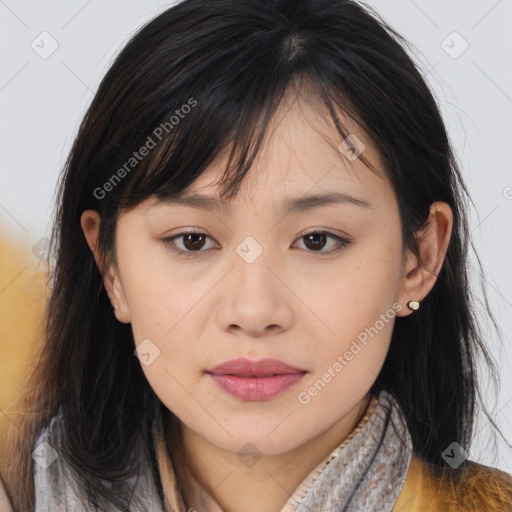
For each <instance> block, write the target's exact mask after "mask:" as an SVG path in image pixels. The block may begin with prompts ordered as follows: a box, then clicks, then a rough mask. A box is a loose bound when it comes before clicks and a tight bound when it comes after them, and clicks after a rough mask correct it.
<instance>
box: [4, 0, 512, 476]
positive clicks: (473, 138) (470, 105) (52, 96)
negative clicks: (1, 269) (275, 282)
mask: <svg viewBox="0 0 512 512" xmlns="http://www.w3.org/2000/svg"><path fill="white" fill-rule="evenodd" d="M368 4H369V5H371V6H372V7H374V8H375V9H376V10H377V11H378V12H379V13H380V14H381V15H382V16H383V17H384V19H385V20H387V21H388V22H389V23H390V24H391V25H392V26H393V27H394V28H395V29H397V30H398V31H399V32H400V33H401V34H402V35H404V36H405V37H406V38H407V39H408V40H409V41H410V42H411V43H412V44H413V45H414V46H415V48H416V50H415V51H416V54H415V57H414V58H415V60H416V62H417V63H418V65H419V66H420V68H421V69H422V72H423V74H424V75H425V76H426V79H427V81H428V82H429V84H430V85H431V87H432V88H433V90H434V93H435V96H436V98H437V100H438V102H439V104H440V106H441V109H442V114H443V116H444V119H445V122H446V123H447V126H448V131H449V134H450V138H451V139H452V141H453V143H454V145H455V148H456V153H457V155H458V158H459V160H460V162H461V164H462V169H463V175H464V179H465V180H466V183H467V185H468V187H469V189H470V193H471V195H472V197H473V199H474V202H475V206H476V208H475V209H474V210H472V211H471V219H472V220H471V230H472V236H473V240H474V244H475V246H476V249H477V251H478V253H479V255H480V257H481V259H482V263H483V267H484V274H485V278H486V284H487V287H488V293H489V299H490V304H491V307H492V308H493V309H494V311H495V314H496V316H497V319H498V323H499V325H500V327H501V329H502V332H503V346H502V348H501V349H499V347H498V343H497V337H496V335H495V333H494V332H493V331H491V330H490V329H488V328H487V327H486V331H487V332H489V337H488V339H487V342H488V344H489V347H490V349H491V350H492V352H493V354H494V356H495V358H496V359H497V360H498V363H499V368H500V374H501V377H502V386H501V390H500V393H499V396H498V398H497V402H496V407H495V408H494V407H493V404H492V403H491V402H489V407H490V408H491V411H492V412H494V415H495V417H496V418H497V421H498V422H499V424H500V425H501V426H502V427H503V429H504V430H503V432H504V434H505V436H506V438H507V439H508V440H509V441H510V442H512V426H511V423H512V385H511V384H512V364H511V361H512V348H511V343H510V338H511V332H512V291H511V290H512V271H511V269H510V260H511V254H512V241H511V229H510V221H511V220H512V188H511V187H512V165H511V164H510V154H509V150H510V147H511V142H512V138H511V135H512V128H511V127H512V122H511V119H512V76H511V60H510V54H511V50H512V37H511V32H512V30H511V29H512V2H511V1H510V0H499V1H498V0H480V1H478V2H467V1H462V0H429V1H427V0H415V1H413V0H380V1H369V2H368ZM170 5H171V3H164V2H162V1H158V0H144V1H142V0H123V1H121V0H115V1H109V2H105V1H103V2H101V1H99V0H89V1H87V0H85V1H77V0H73V1H69V0H67V1H63V0H61V1H57V0H53V1H34V0H32V1H21V0H5V1H4V0H0V40H1V41H0V42H1V48H2V65H1V69H0V108H1V119H2V123H1V133H0V141H1V142H0V144H1V152H0V159H1V165H0V173H1V175H0V176H1V181H0V225H1V226H2V231H3V233H4V235H9V236H11V237H16V238H17V239H18V240H19V242H20V243H21V244H25V245H27V246H28V247H32V246H33V245H34V244H35V243H36V242H38V241H39V240H41V239H42V238H44V237H46V236H48V235H49V230H50V222H51V217H52V214H53V208H54V192H55V185H56V181H57V177H58V173H59V172H60V170H61V168H62V165H63V162H64V159H65V157H66V155H67V153H68V151H69V148H70V145H71V142H72V140H73V137H74V135H75V133H76V129H77V126H78V123H79V121H80V119H81V117H82V116H83V114H84V112H85V109H86V107H87V106H88V104H89V103H90V101H91V100H92V98H93V94H94V91H95V90H96V88H97V85H98V84H99V81H100V79H101V78H102V76H103V75H104V73H105V71H106V70H107V68H108V66H109V64H110V63H111V61H112V57H113V55H115V54H116V53H117V52H118V51H119V49H120V48H121V47H122V45H123V44H124V43H125V42H126V41H127V40H128V39H129V37H130V36H131V35H132V34H133V33H134V32H135V31H136V29H137V28H138V27H139V26H140V25H142V24H143V23H144V22H145V21H147V20H148V19H150V18H152V17H153V16H154V15H156V14H157V13H159V12H161V11H162V10H164V9H165V8H167V7H169V6H170ZM45 31H46V32H48V33H49V34H50V35H51V38H53V39H54V40H55V41H57V43H58V48H57V50H56V51H55V52H54V53H53V54H52V55H50V56H49V57H48V58H47V59H43V58H41V57H40V56H39V55H38V54H37V53H36V51H34V49H32V47H31V44H32V43H33V41H35V43H34V44H39V45H40V46H42V43H41V42H40V40H41V37H48V36H40V34H41V33H42V32H45ZM453 31H456V32H458V33H459V34H460V36H461V37H462V38H463V39H460V38H459V39H457V38H458V36H457V35H455V36H453V35H451V36H450V34H452V32H453ZM448 36H450V37H448ZM447 38H448V39H447ZM463 40H465V41H466V42H467V44H468V45H469V46H468V48H467V50H466V51H465V52H464V53H462V54H461V55H460V56H458V58H452V56H450V55H449V54H448V53H447V52H446V51H445V49H444V48H443V47H445V48H446V46H451V47H452V48H451V50H450V51H451V52H452V54H453V52H457V53H458V52H459V51H460V49H461V48H462V46H461V44H464V41H463ZM45 41H46V43H45V48H46V49H48V48H50V43H51V40H50V39H46V40H45ZM443 41H445V43H443ZM33 259H34V263H36V258H35V257H34V258H33ZM20 271H21V269H20ZM473 275H474V277H475V278H478V277H479V275H478V274H477V273H476V272H473ZM14 277H15V276H3V279H4V280H5V281H6V282H5V283H0V290H1V289H2V288H3V287H4V286H5V285H6V284H7V282H9V281H10V280H12V279H13V278H14ZM486 325H487V324H486ZM484 388H486V389H487V386H484ZM477 430H478V433H477V438H476V443H475V445H474V447H473V449H472V450H471V451H470V458H472V459H474V460H477V461H480V462H482V463H485V464H490V465H495V466H498V467H500V468H501V469H504V470H506V471H508V472H510V473H512V450H511V449H510V448H508V447H507V446H506V445H505V444H504V443H503V442H502V441H501V443H500V444H498V450H497V458H495V457H494V455H495V453H494V451H493V450H492V449H491V448H492V446H491V447H489V444H488V442H487V440H488V438H489V429H488V427H487V426H486V425H485V424H484V423H482V424H481V425H480V426H479V427H478V428H477ZM498 442H499V439H498Z"/></svg>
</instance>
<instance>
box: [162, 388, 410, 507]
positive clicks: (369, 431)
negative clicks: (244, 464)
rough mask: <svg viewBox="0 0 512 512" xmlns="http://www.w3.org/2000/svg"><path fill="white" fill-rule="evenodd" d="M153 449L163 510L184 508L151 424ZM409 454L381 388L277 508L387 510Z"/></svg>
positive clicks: (398, 418) (405, 435)
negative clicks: (350, 427)
mask: <svg viewBox="0 0 512 512" xmlns="http://www.w3.org/2000/svg"><path fill="white" fill-rule="evenodd" d="M153 435H154V442H155V453H156V458H157V463H158V468H159V472H160V477H161V481H162V482H164V485H163V489H162V494H163V503H164V507H163V510H164V511H165V512H187V510H188V508H187V507H186V505H185V503H184V500H183V496H182V493H181V492H180V490H179V488H178V484H177V480H176V474H175V471H174V468H173V464H172V460H171V458H170V457H169V456H168V454H169V451H168V446H167V444H166V441H165V436H164V435H163V428H162V418H161V416H160V417H158V418H155V423H154V430H153ZM412 453H413V447H412V440H411V437H410V434H409V431H408V429H407V426H406V423H405V419H404V418H403V415H402V412H401V410H400V408H399V406H398V404H397V402H396V401H395V399H394V398H393V397H392V396H391V395H390V394H389V393H387V392H386V391H381V392H380V393H379V394H378V395H377V396H373V397H372V400H371V401H370V404H369V406H368V408H367V410H366V413H365V414H364V416H363V417H362V418H361V420H360V421H359V423H358V425H357V426H356V427H355V428H354V429H353V430H352V432H351V433H350V435H349V436H348V437H346V438H345V439H344V440H343V442H341V443H340V444H339V445H338V446H337V447H336V448H335V449H334V450H333V451H332V452H331V453H330V454H329V455H328V456H327V457H326V458H325V459H324V460H323V461H322V462H321V463H320V464H319V465H318V466H317V467H315V468H314V469H313V470H312V471H311V472H310V473H309V474H308V475H307V476H306V478H305V479H304V480H303V481H302V483H301V484H300V485H299V486H298V487H297V489H296V490H295V492H294V493H293V495H292V496H291V497H290V498H289V500H288V501H287V503H286V504H285V506H284V507H283V509H282V510H281V512H309V511H311V510H322V511H325V512H338V511H347V512H348V511H360V510H365V512H391V511H392V510H393V507H394V505H395V503H396V501H397V499H398V495H399V494H400V491H401V490H402V487H403V485H404V483H405V479H406V476H407V472H408V470H409V465H410V462H411V458H412Z"/></svg>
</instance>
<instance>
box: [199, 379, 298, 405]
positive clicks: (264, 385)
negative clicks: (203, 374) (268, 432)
mask: <svg viewBox="0 0 512 512" xmlns="http://www.w3.org/2000/svg"><path fill="white" fill-rule="evenodd" d="M304 374H305V372H300V373H287V374H281V375H273V376H272V377H239V376H237V375H214V374H212V373H209V374H208V375H209V376H210V377H211V378H212V379H213V380H214V381H215V382H216V383H217V384H218V385H219V386H220V387H221V388H222V389H223V390H224V391H226V392H227V393H229V394H230V395H232V396H234V397H236V398H240V399H242V400H245V401H251V402H257V401H263V400H270V399H271V398H273V397H275V396H277V395H279V394H280V393H282V392H283V391H285V390H286V389H288V388H289V387H291V386H293V385H294V384H296V383H297V382H299V381H300V380H301V379H302V377H304Z"/></svg>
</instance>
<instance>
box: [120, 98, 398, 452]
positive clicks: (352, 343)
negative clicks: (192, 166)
mask: <svg viewBox="0 0 512 512" xmlns="http://www.w3.org/2000/svg"><path fill="white" fill-rule="evenodd" d="M290 105H291V103H290V101H288V103H283V104H282V106H281V107H280V110H279V112H278V114H277V115H276V117H275V119H276V120H277V121H280V122H278V123H276V124H274V126H272V127H271V128H270V129H269V130H268V133H269V134H272V137H271V139H270V141H268V142H267V144H266V145H265V150H264V152H261V153H260V154H259V155H258V157H257V160H256V162H255V164H254V166H253V167H252V168H251V171H250V172H249V174H248V175H247V177H246V179H245V181H244V184H243V188H242V191H241V193H240V194H239V195H238V196H237V197H236V198H235V201H234V202H233V203H232V204H230V205H229V209H223V206H222V205H220V204H219V208H218V209H217V208H214V207H212V206H211V205H210V202H208V205H207V204H206V202H204V203H203V205H202V206H201V204H200V203H198V202H196V203H195V204H196V207H194V206H192V205H190V204H189V205H185V204H178V203H175V204H173V203H168V204H166V203H161V204H157V203H156V201H155V200H153V199H151V200H147V201H145V202H144V203H142V204H141V205H139V206H138V207H137V208H136V209H134V210H132V211H130V212H128V213H124V214H122V215H121V216H120V217H119V221H118V225H117V233H116V241H115V242H116V248H117V262H116V266H115V271H114V275H115V284H114V296H115V299H113V300H115V301H117V303H118V308H119V309H117V310H116V315H117V317H118V319H119V320H120V321H123V322H130V323H131V325H132V328H133V334H134V338H135V343H136V345H137V346H138V349H137V352H138V355H139V359H140V361H141V365H142V369H143V371H144V373H145V375H146V377H147V379H148V381H149V383H150V385H151V387H152V388H153V389H154V391H155V393H156V394H157V395H158V397H159V398H160V400H161V401H162V402H163V403H164V404H165V405H166V406H167V407H168V408H169V409H170V410H172V411H173V412H174V414H176V416H178V417H179V418H180V420H181V421H182V422H183V424H184V425H186V426H187V427H188V428H189V429H191V430H192V431H193V432H194V433H195V434H197V435H199V436H201V437H202V438H204V439H205V440H207V441H208V442H210V443H212V444H214V445H216V446H217V447H219V448H222V449H224V450H228V451H231V452H237V451H238V450H239V449H240V448H241V447H242V446H244V445H246V444H247V443H252V444H253V445H255V446H256V447H257V449H258V450H259V452H260V453H262V454H277V453H283V452H285V451H288V450H291V449H293V448H296V447H299V446H300V445H302V444H303V443H306V442H308V441H309V440H311V439H313V438H315V437H316V436H318V435H319V434H321V433H322V432H324V431H326V430H327V429H329V428H330V427H332V426H333V425H334V424H335V423H336V422H338V421H339V420H340V419H341V418H343V417H344V416H346V415H347V413H348V412H349V411H350V410H352V409H353V408H354V407H355V406H356V405H357V404H358V403H359V402H360V401H361V400H362V399H363V398H364V396H365V395H366V394H367V393H368V391H369V389H370V387H371V386H372V384H373V382H374V381H375V379H376V377H377V375H378V373H379V371H380V369H381V367H382V365H383V362H384V359H385V357H386V353H387V351H388V347H389V343H390V338H391V332H392V329H393V324H394V318H395V316H396V312H397V311H399V310H400V309H402V308H405V301H404V297H401V296H400V285H401V279H402V274H403V261H402V240H401V227H400V219H399V212H398V205H397V201H396V198H395V196H394V192H393V189H392V187H391V185H390V183H389V182H388V181H387V179H386V178H385V177H384V174H383V164H382V161H381V159H380V157H379V155H378V154H377V152H376V150H375V148H374V146H373V145H372V143H371V141H370V140H368V138H367V137H366V136H365V134H364V133H361V132H360V131H359V130H357V129H356V128H355V127H353V129H352V130H351V131H352V134H355V135H356V136H357V137H358V138H359V140H361V141H362V142H363V143H364V145H365V149H364V154H365V156H366V158H368V159H369V160H370V161H371V162H372V163H373V164H374V165H375V166H376V167H377V168H378V169H379V170H380V171H381V172H380V176H378V175H376V174H374V173H373V172H371V171H370V170H369V169H368V168H367V167H365V165H364V164H363V163H362V162H361V161H360V160H359V158H355V154H354V155H351V154H350V153H344V152H343V151H340V150H336V148H335V147H334V148H333V147H332V146H331V145H329V144H328V143H327V142H326V140H325V139H324V138H323V136H322V133H319V132H318V130H321V129H322V128H323V129H324V131H323V133H324V134H325V133H328V134H329V133H330V134H331V136H332V134H333V133H335V130H334V128H332V127H328V126H327V125H322V124H321V123H322V120H321V118H320V117H319V116H318V114H317V115H315V113H314V111H313V110H310V107H307V106H303V107H302V108H301V107H299V105H298V104H297V103H294V104H293V105H292V106H291V108H290ZM285 114H286V116H285ZM274 122H275V121H274ZM346 122H347V123H348V121H347V120H346ZM348 126H352V125H348ZM314 127H316V129H315V128H314ZM274 130H275V131H274ZM272 132H273V133H272ZM331 140H332V139H331ZM334 140H335V139H334ZM353 140H354V139H353ZM338 142H341V140H340V141H338ZM223 156H225V155H223ZM225 162H226V160H225V159H224V158H223V159H219V161H218V162H217V163H216V164H215V165H212V166H211V168H209V169H208V172H206V173H205V174H203V175H202V176H201V178H200V179H199V180H198V181H196V182H195V183H194V184H193V185H192V186H191V187H190V189H188V190H187V191H186V195H187V196H189V195H195V194H198V195H199V194H201V195H205V196H208V197H209V198H213V199H211V200H209V201H212V203H211V204H213V201H214V200H215V199H218V197H219V195H218V191H219V189H218V188H216V186H215V184H214V181H215V179H217V178H219V177H220V175H221V174H220V173H221V171H222V170H223V168H224V167H223V164H225ZM324 194H331V195H333V194H338V195H339V197H340V198H342V200H340V201H332V202H330V201H329V202H328V201H326V200H325V199H323V200H320V201H313V200H308V201H306V200H307V198H310V197H311V196H313V195H315V196H316V195H324ZM343 198H345V199H343ZM296 200H300V201H301V202H300V203H297V204H296V207H295V208H291V209H288V210H287V208H286V205H287V204H288V201H291V203H290V204H293V201H296ZM185 231H193V232H196V233H200V234H201V235H202V236H201V235H195V236H193V237H190V238H188V237H187V236H186V235H185V236H181V237H179V236H178V235H180V234H181V233H183V232H185ZM313 231H321V232H328V235H325V236H322V234H320V235H314V236H309V237H308V236H306V235H308V234H310V233H311V232H313ZM173 237H175V238H174V240H168V241H167V242H165V241H164V239H171V238H173ZM336 237H339V239H338V238H336ZM180 249H181V250H182V251H187V252H186V253H185V252H184V253H179V252H177V251H179V250H180ZM399 301H401V304H399ZM238 358H244V359H246V360H248V361H249V362H257V361H260V360H263V359H275V360H278V361H280V362H282V363H283V365H288V366H289V367H291V369H290V368H287V369H283V368H282V367H279V366H272V365H270V366H267V367H263V368H262V369H261V372H260V373H259V374H258V375H259V376H255V375H257V372H256V370H255V369H254V368H252V369H251V368H244V367H238V368H231V369H229V368H228V369H227V370H225V371H226V372H227V373H230V372H231V373H234V374H237V375H236V376H234V375H231V376H227V375H224V376H219V375H217V376H214V375H213V374H212V373H209V372H211V371H212V370H213V369H214V368H215V367H216V366H218V365H220V364H221V363H225V362H228V361H232V360H234V359H238ZM287 372H288V373H287ZM220 373H222V372H220ZM271 374H275V375H274V376H273V377H272V376H270V375H271ZM244 375H245V376H244Z"/></svg>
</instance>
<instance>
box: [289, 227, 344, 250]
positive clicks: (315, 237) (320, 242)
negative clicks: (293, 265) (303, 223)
mask: <svg viewBox="0 0 512 512" xmlns="http://www.w3.org/2000/svg"><path fill="white" fill-rule="evenodd" d="M328 239H331V240H334V242H335V243H334V248H332V249H330V250H327V251H322V249H323V248H324V247H325V245H326V240H328ZM299 240H304V241H305V245H306V247H307V248H308V249H309V250H310V251H309V252H318V253H321V254H333V253H335V252H338V251H341V250H342V249H344V248H345V247H347V245H349V244H350V243H351V241H350V240H347V239H346V238H342V237H340V236H338V235H335V234H333V233H329V232H328V231H311V232H310V233H306V234H305V235H302V236H301V237H300V238H299Z"/></svg>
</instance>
